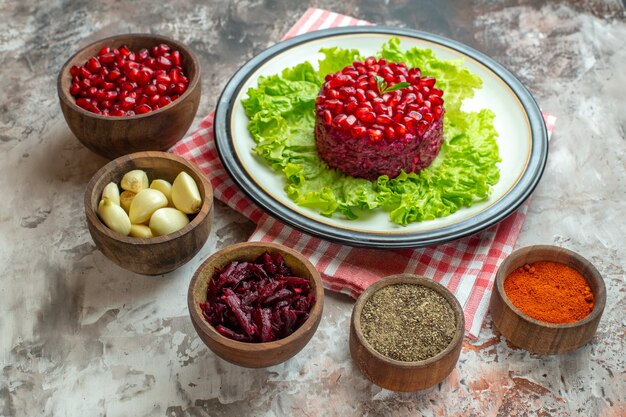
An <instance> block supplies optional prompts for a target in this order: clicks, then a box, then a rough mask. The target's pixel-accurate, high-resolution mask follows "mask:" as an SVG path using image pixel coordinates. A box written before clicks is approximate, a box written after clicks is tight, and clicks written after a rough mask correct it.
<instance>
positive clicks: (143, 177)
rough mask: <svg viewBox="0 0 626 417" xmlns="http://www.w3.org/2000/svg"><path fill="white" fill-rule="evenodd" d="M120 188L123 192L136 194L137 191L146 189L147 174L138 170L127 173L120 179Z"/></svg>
mask: <svg viewBox="0 0 626 417" xmlns="http://www.w3.org/2000/svg"><path fill="white" fill-rule="evenodd" d="M120 186H121V187H122V189H123V190H127V191H132V192H133V193H138V192H139V191H141V190H144V189H146V188H148V174H146V173H145V171H142V170H140V169H134V170H132V171H128V172H127V173H126V174H124V176H123V177H122V182H121V183H120Z"/></svg>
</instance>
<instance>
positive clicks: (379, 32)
mask: <svg viewBox="0 0 626 417" xmlns="http://www.w3.org/2000/svg"><path fill="white" fill-rule="evenodd" d="M394 36H397V37H399V38H400V42H401V46H402V48H403V49H408V48H411V47H419V48H429V49H432V50H433V52H434V53H435V54H436V55H437V57H438V58H439V59H463V60H464V66H465V67H466V68H467V69H469V70H470V71H471V72H473V73H474V74H476V75H478V76H479V77H480V78H481V79H482V80H483V87H482V88H481V89H480V90H478V91H477V92H476V95H475V97H473V98H472V99H471V100H466V101H465V102H464V103H463V109H464V110H470V111H471V110H480V109H484V108H486V109H490V110H492V111H493V112H494V113H495V115H496V117H495V120H494V125H495V128H496V130H497V132H498V139H497V142H498V147H499V150H500V157H501V159H502V162H501V164H500V181H499V182H498V183H497V184H496V185H495V186H494V187H493V191H492V194H491V196H490V197H489V198H488V199H486V200H485V201H481V202H478V203H476V204H474V205H472V206H471V207H467V208H463V209H460V210H458V211H457V212H455V213H453V214H451V215H450V216H447V217H442V218H438V219H434V220H429V221H423V222H416V223H411V224H409V225H407V226H400V225H397V224H395V223H393V222H391V221H390V219H389V213H387V212H384V211H382V210H375V211H373V212H372V213H371V214H369V215H365V216H362V217H361V218H359V219H357V220H347V219H345V218H343V217H342V216H340V215H335V216H333V217H330V218H329V217H325V216H322V215H320V214H319V213H317V212H315V211H313V210H311V209H308V208H305V207H300V206H298V205H296V204H295V203H294V202H293V201H292V200H290V199H289V197H288V196H287V194H286V193H285V192H284V186H285V178H284V176H283V175H282V174H281V173H277V172H275V171H273V170H272V169H271V168H270V167H269V165H267V164H266V163H265V161H264V160H262V158H260V157H259V156H257V155H256V154H255V153H254V151H253V148H254V146H255V143H254V140H253V139H252V137H251V136H250V133H249V132H248V127H247V125H248V118H247V117H246V115H245V111H244V109H243V106H242V105H241V101H242V100H243V99H245V98H246V97H247V94H246V92H247V91H248V89H249V88H254V87H257V80H258V77H259V76H267V75H273V74H278V73H280V72H281V71H282V70H283V69H284V68H287V67H293V66H294V65H297V64H299V63H301V62H305V61H309V62H311V64H313V65H314V66H316V65H317V62H318V60H319V59H323V58H324V55H323V54H321V53H320V52H319V50H320V49H321V48H324V47H333V46H338V47H342V48H349V49H358V50H359V51H360V52H361V54H362V55H364V56H367V55H374V54H375V53H376V52H378V51H380V49H381V46H382V45H383V44H384V43H386V42H387V41H388V40H389V39H390V38H391V37H394ZM215 140H216V145H217V149H218V153H219V155H220V158H221V160H222V162H223V164H224V166H225V168H226V170H227V171H228V172H229V173H230V175H231V176H232V177H233V179H234V180H235V182H236V183H237V184H238V185H239V186H240V187H241V188H242V190H243V191H244V192H245V193H246V194H248V196H249V197H250V198H252V199H253V200H254V201H255V202H256V203H257V204H258V205H260V206H261V207H263V208H264V209H265V210H267V211H268V212H269V213H270V214H272V215H274V216H276V217H277V218H279V219H281V220H282V221H285V222H286V223H288V224H290V225H292V226H294V227H296V228H298V229H300V230H303V231H305V232H307V233H311V234H314V235H317V236H320V237H323V238H326V239H330V240H334V241H338V242H342V243H347V244H350V245H355V246H368V247H417V246H425V245H431V244H437V243H443V242H446V241H450V240H453V239H458V238H460V237H464V236H467V235H469V234H472V233H475V232H478V231H480V230H483V229H484V228H486V227H489V226H491V225H493V224H495V223H497V222H499V221H500V220H502V219H504V218H505V217H506V216H508V215H509V214H510V213H512V212H513V211H514V210H515V209H516V208H517V207H518V206H519V205H520V204H521V203H522V202H523V201H524V200H525V199H526V198H527V197H528V196H529V195H530V193H531V192H532V190H533V189H534V188H535V186H536V185H537V183H538V182H539V179H540V178H541V175H542V173H543V169H544V167H545V163H546V159H547V153H548V136H547V131H546V127H545V124H544V121H543V118H542V116H541V112H540V110H539V108H538V106H537V104H536V103H535V101H534V99H533V98H532V96H531V95H530V93H529V92H528V91H527V90H526V88H524V86H523V85H522V84H521V83H520V82H519V81H518V80H517V79H516V78H515V77H514V76H513V75H512V74H510V73H509V72H508V71H507V70H505V69H504V68H503V67H502V66H500V65H499V64H498V63H496V62H495V61H493V60H492V59H490V58H488V57H486V56H485V55H483V54H481V53H480V52H477V51H475V50H473V49H471V48H469V47H467V46H465V45H463V44H460V43H458V42H455V41H452V40H449V39H445V38H442V37H439V36H437V35H432V34H427V33H423V32H418V31H414V30H408V29H396V28H387V27H378V26H376V27H350V28H336V29H328V30H322V31H317V32H312V33H309V34H306V35H302V36H299V37H296V38H293V39H290V40H288V41H284V42H281V43H279V44H276V45H274V46H273V47H271V48H269V49H267V50H266V51H264V52H262V53H261V54H259V55H257V56H256V57H255V58H253V59H252V60H250V61H249V62H248V63H246V64H245V65H244V66H243V67H242V68H241V69H240V70H239V71H238V72H237V73H236V74H235V75H234V76H233V78H232V79H231V80H230V81H229V83H228V84H227V86H226V87H225V89H224V91H223V92H222V95H221V97H220V99H219V102H218V105H217V109H216V113H215Z"/></svg>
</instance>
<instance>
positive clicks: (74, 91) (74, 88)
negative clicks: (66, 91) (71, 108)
mask: <svg viewBox="0 0 626 417" xmlns="http://www.w3.org/2000/svg"><path fill="white" fill-rule="evenodd" d="M80 91H81V87H80V85H79V84H78V83H72V86H71V87H70V94H71V95H73V96H75V95H78V93H80Z"/></svg>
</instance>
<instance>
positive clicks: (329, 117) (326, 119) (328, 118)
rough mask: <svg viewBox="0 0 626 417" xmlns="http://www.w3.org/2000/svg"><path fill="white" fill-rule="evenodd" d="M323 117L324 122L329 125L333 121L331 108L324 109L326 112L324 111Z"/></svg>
mask: <svg viewBox="0 0 626 417" xmlns="http://www.w3.org/2000/svg"><path fill="white" fill-rule="evenodd" d="M322 117H323V119H324V123H326V124H327V125H330V124H331V123H332V122H333V116H332V114H331V113H330V110H324V112H323V113H322Z"/></svg>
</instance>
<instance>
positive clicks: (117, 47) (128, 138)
mask: <svg viewBox="0 0 626 417" xmlns="http://www.w3.org/2000/svg"><path fill="white" fill-rule="evenodd" d="M57 90H58V95H59V101H60V104H61V110H62V111H63V115H64V116H65V120H66V122H67V124H68V126H69V127H70V129H71V131H72V133H74V135H76V137H77V138H78V140H79V141H80V142H82V143H83V145H85V146H86V147H87V148H89V149H91V150H92V151H94V152H95V153H97V154H99V155H101V156H104V157H106V158H109V159H113V158H116V157H118V156H122V155H126V154H129V153H132V152H138V151H149V150H167V149H169V148H170V147H171V146H173V145H174V144H175V143H176V142H177V141H178V140H180V139H181V138H182V137H183V136H184V135H185V133H186V132H187V130H188V129H189V126H191V123H192V122H193V119H194V117H195V115H196V112H197V110H198V105H199V103H200V90H201V82H200V64H199V62H198V60H197V58H196V57H195V55H194V54H193V52H192V51H191V50H190V49H189V48H187V47H186V46H185V45H183V44H182V43H180V42H177V41H175V40H173V39H169V38H167V37H164V36H158V35H150V34H126V35H119V36H112V37H110V38H106V39H102V40H99V41H97V42H94V43H92V44H90V45H88V46H86V47H84V48H83V49H81V50H80V51H78V52H76V53H75V54H74V55H73V56H72V57H71V58H70V59H69V60H68V61H67V62H66V63H65V65H64V66H63V68H62V69H61V72H60V73H59V77H58V80H57Z"/></svg>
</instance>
